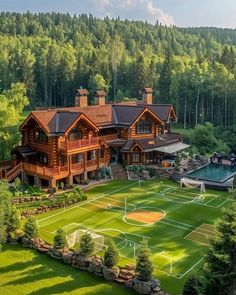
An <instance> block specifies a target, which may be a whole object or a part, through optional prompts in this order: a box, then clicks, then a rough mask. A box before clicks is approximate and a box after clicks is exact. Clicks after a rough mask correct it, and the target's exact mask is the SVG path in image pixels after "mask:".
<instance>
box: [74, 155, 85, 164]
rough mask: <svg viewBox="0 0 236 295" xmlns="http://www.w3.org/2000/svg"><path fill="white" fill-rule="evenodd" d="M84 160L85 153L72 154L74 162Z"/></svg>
mask: <svg viewBox="0 0 236 295" xmlns="http://www.w3.org/2000/svg"><path fill="white" fill-rule="evenodd" d="M82 161H83V154H75V155H73V156H72V164H76V163H79V162H82Z"/></svg>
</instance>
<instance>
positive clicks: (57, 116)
mask: <svg viewBox="0 0 236 295" xmlns="http://www.w3.org/2000/svg"><path fill="white" fill-rule="evenodd" d="M31 118H33V119H35V120H36V121H37V123H38V124H39V125H40V126H41V127H42V128H43V129H44V131H45V132H46V133H47V134H49V135H62V134H64V133H66V132H67V131H68V130H69V129H70V127H71V126H73V124H74V123H75V122H76V121H78V120H79V119H80V118H85V119H86V120H87V121H88V122H89V124H90V125H91V126H92V127H94V128H95V129H96V130H98V127H97V126H96V124H94V123H93V122H92V121H91V120H90V119H89V118H88V117H87V116H86V115H84V114H82V113H80V112H69V111H65V110H41V111H33V112H31V114H30V115H29V117H28V118H27V119H26V120H25V121H24V122H23V123H22V125H21V126H20V129H23V127H24V126H25V125H26V124H27V122H28V121H29V120H30V119H31Z"/></svg>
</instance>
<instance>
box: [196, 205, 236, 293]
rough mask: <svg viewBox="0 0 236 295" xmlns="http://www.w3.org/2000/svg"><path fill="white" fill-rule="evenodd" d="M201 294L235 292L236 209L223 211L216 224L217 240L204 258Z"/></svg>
mask: <svg viewBox="0 0 236 295" xmlns="http://www.w3.org/2000/svg"><path fill="white" fill-rule="evenodd" d="M201 283H202V294H204V295H230V294H235V292H236V209H235V208H231V209H228V210H227V211H226V210H225V211H224V215H223V217H222V218H221V219H220V221H219V222H218V224H217V239H216V241H215V242H214V243H213V244H212V247H211V249H210V250H209V252H208V254H207V257H206V266H205V268H204V272H203V278H202V282H201Z"/></svg>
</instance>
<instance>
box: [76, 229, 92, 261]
mask: <svg viewBox="0 0 236 295" xmlns="http://www.w3.org/2000/svg"><path fill="white" fill-rule="evenodd" d="M94 248H95V244H94V240H93V238H92V236H91V234H90V233H88V232H85V233H84V234H82V235H81V236H80V239H79V253H80V255H81V256H83V257H88V256H90V255H91V254H93V252H94Z"/></svg>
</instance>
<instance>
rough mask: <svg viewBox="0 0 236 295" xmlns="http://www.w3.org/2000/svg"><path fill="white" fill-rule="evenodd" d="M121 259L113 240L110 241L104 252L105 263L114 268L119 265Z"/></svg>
mask: <svg viewBox="0 0 236 295" xmlns="http://www.w3.org/2000/svg"><path fill="white" fill-rule="evenodd" d="M118 261H119V251H118V249H117V247H116V245H115V243H114V242H113V241H110V242H109V244H108V247H107V249H106V251H105V253H104V264H105V265H106V266H107V267H109V268H112V267H114V266H116V265H117V263H118Z"/></svg>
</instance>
